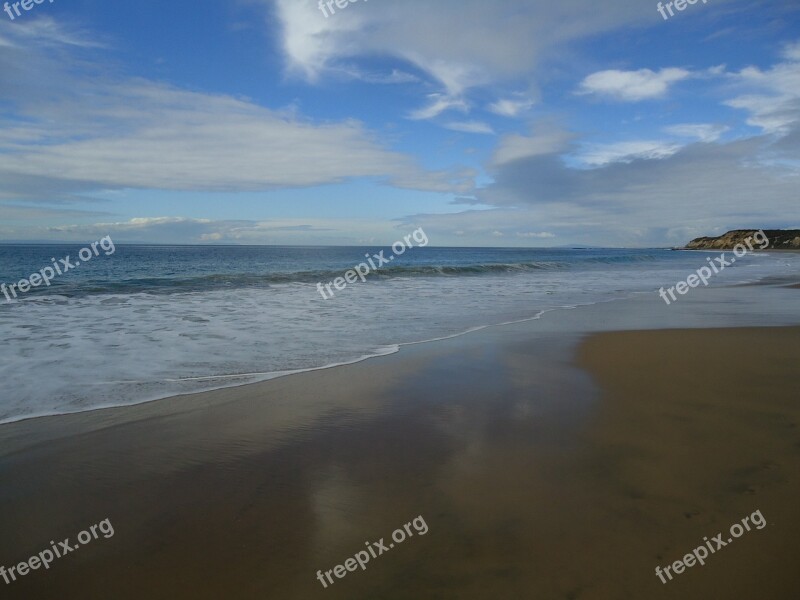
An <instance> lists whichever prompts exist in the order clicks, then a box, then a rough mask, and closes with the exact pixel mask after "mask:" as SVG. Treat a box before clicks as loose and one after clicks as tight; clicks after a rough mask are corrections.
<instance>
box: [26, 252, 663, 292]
mask: <svg viewBox="0 0 800 600" xmlns="http://www.w3.org/2000/svg"><path fill="white" fill-rule="evenodd" d="M654 260H658V257H656V256H653V255H634V256H631V255H626V256H602V257H597V256H592V257H588V256H587V257H582V258H581V259H580V260H572V261H529V262H513V263H478V264H467V265H463V264H462V265H446V264H445V265H442V264H438V265H433V264H427V265H426V264H414V265H392V266H388V267H387V266H385V267H383V268H381V269H379V270H377V271H371V272H370V273H369V274H367V276H366V277H367V279H370V280H387V279H397V278H409V277H478V276H482V275H503V274H519V273H533V272H537V271H565V270H570V269H580V268H581V267H584V268H585V267H589V268H591V266H592V265H619V264H622V263H638V262H642V261H654ZM353 267H354V265H353V266H349V267H346V266H343V267H341V268H336V269H324V270H305V271H287V272H272V273H217V274H208V275H197V276H164V277H143V278H128V279H122V280H115V281H109V280H103V279H91V280H84V281H81V282H80V283H77V284H68V283H62V282H59V281H54V282H53V284H52V285H51V287H50V288H39V289H33V290H31V291H30V292H29V294H28V295H27V296H28V297H30V298H34V297H36V296H42V295H48V296H60V297H64V298H72V297H77V296H86V295H100V294H121V295H125V294H142V293H145V294H159V295H161V294H175V293H187V292H201V291H213V290H224V289H240V288H259V287H261V288H264V287H269V286H271V285H286V284H316V283H322V284H326V283H329V282H331V281H333V280H334V279H336V278H338V277H343V276H344V274H345V273H346V272H347V271H348V270H350V269H352V268H353Z"/></svg>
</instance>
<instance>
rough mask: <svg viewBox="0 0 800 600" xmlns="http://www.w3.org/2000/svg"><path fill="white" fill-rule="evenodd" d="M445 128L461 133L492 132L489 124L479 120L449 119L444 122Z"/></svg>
mask: <svg viewBox="0 0 800 600" xmlns="http://www.w3.org/2000/svg"><path fill="white" fill-rule="evenodd" d="M445 128H447V129H452V130H453V131H461V132H463V133H486V134H493V133H494V130H493V129H492V128H491V127H490V126H489V125H487V124H486V123H482V122H481V121H451V122H450V123H446V124H445Z"/></svg>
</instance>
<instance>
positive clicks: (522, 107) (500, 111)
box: [488, 98, 534, 117]
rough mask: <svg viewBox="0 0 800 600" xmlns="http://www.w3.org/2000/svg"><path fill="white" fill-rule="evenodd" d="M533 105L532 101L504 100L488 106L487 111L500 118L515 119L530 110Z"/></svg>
mask: <svg viewBox="0 0 800 600" xmlns="http://www.w3.org/2000/svg"><path fill="white" fill-rule="evenodd" d="M533 105H534V102H533V100H530V99H519V98H504V99H501V100H497V101H496V102H493V103H492V104H490V105H489V107H488V108H489V111H491V112H493V113H494V114H496V115H500V116H501V117H516V116H517V115H519V114H520V113H523V112H526V111H528V110H530V109H531V108H532V107H533Z"/></svg>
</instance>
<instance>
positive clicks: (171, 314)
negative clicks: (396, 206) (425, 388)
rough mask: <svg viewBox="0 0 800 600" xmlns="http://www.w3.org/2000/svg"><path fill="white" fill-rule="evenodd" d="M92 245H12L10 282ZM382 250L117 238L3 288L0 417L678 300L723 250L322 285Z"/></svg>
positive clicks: (412, 269)
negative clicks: (676, 293)
mask: <svg viewBox="0 0 800 600" xmlns="http://www.w3.org/2000/svg"><path fill="white" fill-rule="evenodd" d="M81 247H82V245H80V244H73V245H0V283H5V284H6V285H8V284H11V283H16V282H18V281H19V280H20V279H22V278H27V277H29V276H30V274H31V273H34V272H38V271H40V270H41V269H42V268H44V267H47V266H51V265H52V263H53V259H56V260H57V259H59V258H63V257H66V256H67V255H70V256H72V257H75V256H76V255H77V252H78V250H79V249H80V248H81ZM380 250H384V252H385V255H386V256H389V255H391V254H392V250H391V248H381V247H277V246H268V247H267V246H144V245H124V244H118V245H116V247H115V251H114V253H113V254H111V255H108V256H107V255H106V254H105V252H103V251H102V250H101V251H100V252H99V254H98V255H97V256H94V257H93V258H91V260H89V261H86V262H83V263H82V264H81V265H80V268H74V269H72V270H70V271H69V272H66V273H63V274H62V275H61V276H57V277H56V278H55V279H54V280H53V281H52V282H51V285H50V286H49V287H44V286H39V287H37V288H34V289H32V290H31V291H29V292H27V293H25V294H19V297H18V298H16V299H14V298H13V297H12V298H11V300H10V301H8V300H6V298H5V296H3V295H0V334H1V335H2V339H3V340H4V342H5V344H4V348H3V351H2V359H0V380H2V382H3V387H2V390H3V391H2V393H0V423H3V422H9V421H15V420H20V419H24V418H30V417H34V416H43V415H52V414H62V413H71V412H79V411H84V410H91V409H96V408H101V407H109V406H122V405H129V404H135V403H139V402H145V401H151V400H159V399H166V398H169V397H170V396H174V395H177V394H183V393H188V392H195V391H201V390H209V389H215V388H221V387H227V386H232V385H241V384H244V383H250V382H255V381H263V380H266V379H270V378H273V377H277V376H280V375H284V374H288V373H292V372H299V371H305V370H310V369H319V368H325V367H329V366H332V365H337V364H345V363H351V362H356V361H359V360H364V359H366V358H369V357H371V356H377V355H381V354H388V353H392V352H396V351H397V349H398V348H399V347H400V346H402V345H403V344H411V343H420V342H424V341H428V340H433V339H440V338H444V337H448V336H456V335H460V334H463V333H466V332H469V331H473V330H475V329H479V328H482V327H487V326H491V325H496V324H500V323H509V322H515V321H524V320H530V319H537V318H542V317H543V316H544V318H546V313H547V312H548V311H553V310H563V309H572V308H575V307H578V306H581V305H588V304H594V303H597V302H607V301H613V300H615V299H622V298H628V297H631V296H632V295H635V294H649V295H650V296H651V297H652V301H653V303H655V304H660V305H662V306H663V310H665V311H668V310H670V307H668V306H667V305H666V304H665V303H664V301H663V300H662V299H661V298H660V297H659V296H658V294H657V290H658V289H659V288H660V287H662V286H673V285H675V283H676V282H678V281H681V280H685V279H686V277H687V276H688V275H690V274H691V273H693V272H695V271H696V270H697V269H698V268H699V267H702V266H705V265H706V257H707V256H716V255H719V254H720V253H719V252H711V253H704V252H675V251H670V250H665V249H636V250H628V249H596V248H592V249H509V248H433V247H429V246H428V247H416V248H413V249H409V250H407V251H406V252H405V254H403V255H402V256H398V257H397V258H396V259H395V260H394V261H393V262H392V263H391V265H390V266H386V267H384V268H382V269H380V270H379V271H378V272H376V273H374V274H371V275H370V276H369V277H368V278H367V281H366V282H364V283H362V282H360V281H357V282H356V283H352V284H349V285H348V286H347V287H346V288H345V289H344V290H341V291H335V296H334V297H332V298H328V299H324V298H323V297H322V295H321V294H320V293H319V291H318V289H317V285H316V284H317V283H318V282H320V283H323V284H325V283H329V282H331V281H333V280H334V279H335V278H337V277H341V276H343V275H344V272H345V271H347V270H348V269H351V268H353V267H354V266H355V265H356V264H358V263H361V262H362V261H364V260H366V259H365V254H370V255H372V254H376V253H378V252H379V251H380ZM729 254H730V253H729ZM798 261H800V255H797V254H791V253H778V252H766V253H759V254H754V255H748V256H747V257H745V258H742V259H740V260H738V262H737V263H736V264H735V265H732V266H731V267H728V268H726V269H725V270H724V271H722V272H721V273H720V274H718V275H715V276H714V277H713V278H712V279H711V282H710V286H719V285H731V284H736V283H745V282H753V281H757V280H760V279H763V278H766V277H770V276H780V275H781V274H783V273H796V272H797V267H798V264H800V263H798ZM689 293H691V294H695V293H702V289H697V290H690V292H689ZM164 401H168V400H164ZM265 401H268V399H265Z"/></svg>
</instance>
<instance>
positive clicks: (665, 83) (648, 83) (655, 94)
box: [579, 68, 691, 102]
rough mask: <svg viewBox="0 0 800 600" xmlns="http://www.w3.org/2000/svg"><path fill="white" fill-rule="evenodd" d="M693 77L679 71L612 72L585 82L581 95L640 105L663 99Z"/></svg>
mask: <svg viewBox="0 0 800 600" xmlns="http://www.w3.org/2000/svg"><path fill="white" fill-rule="evenodd" d="M690 75H691V73H690V72H689V71H687V70H685V69H678V68H668V69H661V70H660V71H658V72H655V71H651V70H650V69H639V70H638V71H618V70H616V69H611V70H608V71H599V72H597V73H592V74H591V75H589V76H587V77H586V78H585V79H584V80H583V81H582V82H581V85H580V90H579V93H581V94H594V95H597V96H604V97H608V98H613V99H615V100H621V101H623V102H638V101H640V100H650V99H654V98H662V97H663V96H665V95H666V93H667V91H668V90H669V88H670V86H671V85H672V84H674V83H676V82H678V81H681V80H683V79H686V78H687V77H689V76H690Z"/></svg>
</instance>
